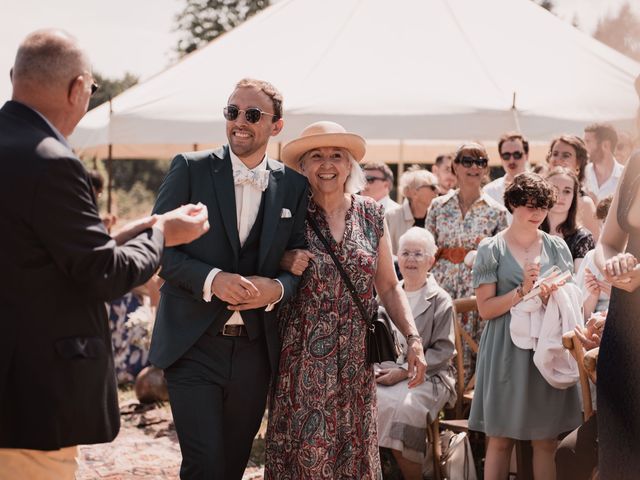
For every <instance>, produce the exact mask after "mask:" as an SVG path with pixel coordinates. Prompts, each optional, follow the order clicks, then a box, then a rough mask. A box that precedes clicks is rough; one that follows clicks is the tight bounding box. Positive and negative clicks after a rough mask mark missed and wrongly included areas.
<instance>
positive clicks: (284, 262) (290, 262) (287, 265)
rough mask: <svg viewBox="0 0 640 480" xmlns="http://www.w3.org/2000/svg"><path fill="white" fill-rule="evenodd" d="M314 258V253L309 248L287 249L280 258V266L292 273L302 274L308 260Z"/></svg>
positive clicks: (307, 264)
mask: <svg viewBox="0 0 640 480" xmlns="http://www.w3.org/2000/svg"><path fill="white" fill-rule="evenodd" d="M314 258H315V255H314V254H313V253H311V252H310V251H309V250H303V249H301V248H296V249H294V250H287V251H286V252H284V255H283V256H282V259H281V260H280V268H281V269H282V270H285V271H287V272H291V273H293V274H294V275H302V274H303V273H304V271H305V270H306V269H307V267H308V266H309V261H310V260H312V259H314Z"/></svg>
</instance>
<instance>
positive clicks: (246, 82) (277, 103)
mask: <svg viewBox="0 0 640 480" xmlns="http://www.w3.org/2000/svg"><path fill="white" fill-rule="evenodd" d="M246 87H252V88H255V89H256V90H260V91H261V92H263V93H264V94H265V95H266V96H267V97H269V98H270V99H271V102H272V103H273V113H274V115H273V117H271V119H272V121H274V122H277V121H278V120H280V119H281V118H282V94H281V93H280V91H278V89H277V88H276V87H274V86H273V85H272V84H270V83H269V82H265V81H264V80H257V79H255V78H243V79H242V80H240V81H239V82H238V83H236V88H246Z"/></svg>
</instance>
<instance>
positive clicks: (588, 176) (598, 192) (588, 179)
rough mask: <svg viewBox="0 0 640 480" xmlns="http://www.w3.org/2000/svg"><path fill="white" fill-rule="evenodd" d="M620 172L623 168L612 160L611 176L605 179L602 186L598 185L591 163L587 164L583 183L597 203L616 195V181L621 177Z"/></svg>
mask: <svg viewBox="0 0 640 480" xmlns="http://www.w3.org/2000/svg"><path fill="white" fill-rule="evenodd" d="M622 170H624V166H623V165H622V164H620V163H618V162H617V161H616V160H614V161H613V170H612V171H611V176H610V177H609V178H607V180H605V182H604V183H603V184H602V185H598V179H597V178H596V172H594V170H593V163H587V165H586V166H585V167H584V181H585V185H586V187H587V190H589V191H590V192H591V193H593V194H594V195H595V196H596V197H597V199H598V201H600V200H602V199H603V198H605V197H608V196H609V195H613V194H614V193H616V187H617V186H618V181H619V180H620V176H621V175H622Z"/></svg>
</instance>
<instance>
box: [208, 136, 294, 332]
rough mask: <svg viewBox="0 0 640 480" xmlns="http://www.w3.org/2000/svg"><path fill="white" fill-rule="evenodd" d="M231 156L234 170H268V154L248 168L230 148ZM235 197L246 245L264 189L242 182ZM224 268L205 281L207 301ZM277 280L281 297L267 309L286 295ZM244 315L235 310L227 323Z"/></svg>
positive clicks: (215, 270)
mask: <svg viewBox="0 0 640 480" xmlns="http://www.w3.org/2000/svg"><path fill="white" fill-rule="evenodd" d="M229 156H230V157H231V166H232V168H233V171H234V172H235V171H236V170H250V171H254V172H256V171H261V170H267V156H266V155H265V156H264V158H263V159H262V161H261V162H260V163H259V164H258V165H257V166H256V167H254V168H251V169H250V168H247V166H246V165H245V164H244V163H242V160H240V159H239V158H238V156H237V155H236V154H235V153H233V150H231V148H229ZM234 192H235V199H236V220H237V223H236V226H237V227H238V237H239V238H240V245H241V246H242V245H244V242H246V240H247V238H248V237H249V233H250V232H251V228H252V227H253V224H254V223H255V222H256V218H258V212H259V211H260V202H262V193H263V192H262V191H261V190H260V189H259V188H257V187H255V186H254V185H249V184H240V185H234ZM221 271H222V270H220V269H219V268H213V269H212V270H211V271H210V272H209V275H207V278H206V279H205V282H204V287H203V290H202V298H203V300H204V301H205V302H210V301H211V297H212V296H213V295H212V293H211V284H212V283H213V279H214V278H215V276H216V275H217V274H218V273H220V272H221ZM276 282H278V283H280V287H281V289H282V291H281V293H280V298H279V299H278V300H277V301H276V302H274V303H272V304H269V305H267V307H266V309H265V310H266V311H270V310H271V309H272V308H273V305H275V304H276V303H278V302H279V301H280V300H282V297H283V295H284V287H283V286H282V283H281V282H280V281H279V280H277V279H276ZM242 323H244V322H243V321H242V317H241V315H240V313H239V312H234V313H233V315H232V316H231V318H230V319H229V321H228V322H227V324H242Z"/></svg>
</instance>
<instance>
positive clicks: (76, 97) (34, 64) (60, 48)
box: [11, 29, 93, 137]
mask: <svg viewBox="0 0 640 480" xmlns="http://www.w3.org/2000/svg"><path fill="white" fill-rule="evenodd" d="M11 82H12V83H13V95H12V99H13V100H15V101H18V102H21V103H24V104H25V105H27V106H29V107H31V108H33V109H35V110H37V111H38V112H39V113H40V114H42V115H44V116H45V117H46V118H47V119H48V120H49V122H51V123H52V124H53V125H54V126H55V127H56V128H57V129H58V130H59V131H60V132H61V133H62V134H63V135H64V136H65V137H66V136H69V135H70V134H71V132H73V129H74V128H75V126H76V125H77V124H78V122H79V121H80V119H81V118H82V116H83V115H84V114H85V113H86V111H87V107H88V105H89V97H90V96H91V84H92V83H93V76H92V74H91V65H90V63H89V57H88V56H87V54H86V53H85V52H84V50H82V48H80V46H79V44H78V41H77V40H76V39H75V38H74V37H73V36H71V35H69V34H68V33H67V32H64V31H62V30H56V29H47V30H38V31H35V32H33V33H31V34H29V35H28V36H27V38H25V39H24V41H23V42H22V43H21V44H20V47H18V53H17V54H16V60H15V63H14V65H13V69H12V71H11Z"/></svg>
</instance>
